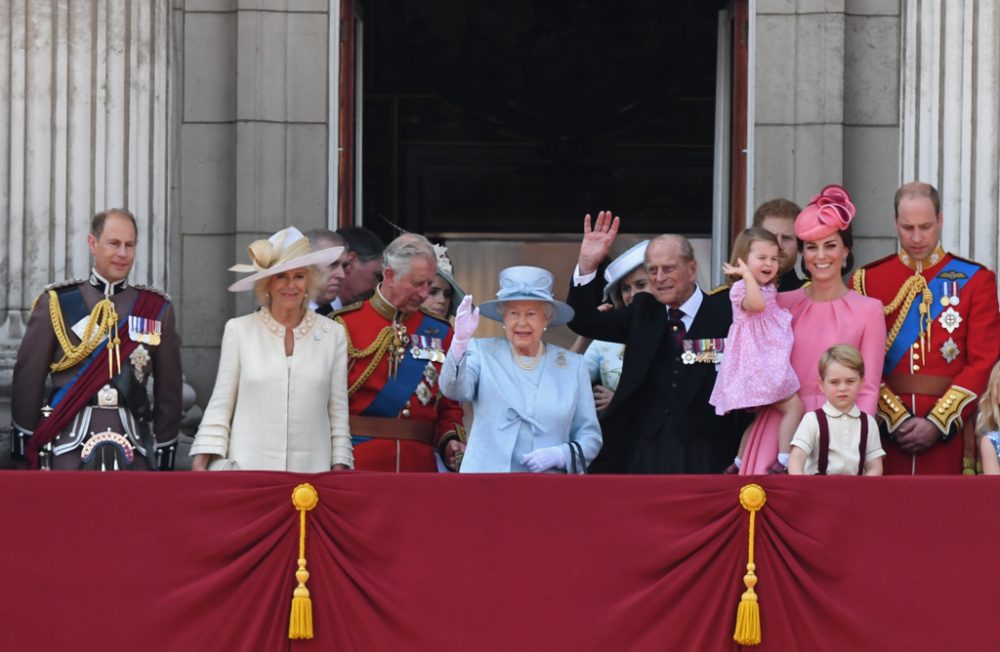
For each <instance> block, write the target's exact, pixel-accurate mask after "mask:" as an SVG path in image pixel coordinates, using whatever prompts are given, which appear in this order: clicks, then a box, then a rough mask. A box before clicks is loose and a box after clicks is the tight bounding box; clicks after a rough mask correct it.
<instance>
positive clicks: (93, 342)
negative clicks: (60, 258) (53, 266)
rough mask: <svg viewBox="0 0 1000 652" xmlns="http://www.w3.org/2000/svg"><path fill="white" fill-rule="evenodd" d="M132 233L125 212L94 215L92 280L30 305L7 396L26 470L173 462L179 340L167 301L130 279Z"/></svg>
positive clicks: (56, 289)
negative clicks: (150, 389) (149, 391)
mask: <svg viewBox="0 0 1000 652" xmlns="http://www.w3.org/2000/svg"><path fill="white" fill-rule="evenodd" d="M137 236H138V230H137V227H136V222H135V217H133V215H132V214H131V213H129V212H128V211H127V210H123V209H110V210H108V211H104V212H102V213H98V214H97V215H95V216H94V217H93V219H92V220H91V224H90V235H89V236H87V242H88V244H89V245H90V253H91V254H92V255H93V257H94V267H93V269H92V271H91V273H90V278H89V279H87V280H76V281H68V282H64V283H57V284H53V285H50V286H48V287H47V288H46V289H45V291H44V292H42V294H41V295H40V296H39V297H38V299H37V300H36V302H35V306H34V307H33V309H32V311H31V317H30V318H29V320H28V326H27V330H26V332H25V335H24V339H23V340H22V342H21V346H20V349H19V350H18V354H17V362H16V363H15V365H14V376H13V382H12V396H11V417H12V421H13V432H12V435H13V436H12V439H11V445H12V451H11V452H12V454H13V456H14V458H15V459H20V460H25V459H26V460H27V461H28V465H29V466H31V467H32V468H44V469H80V468H94V469H101V470H116V469H157V468H158V469H170V468H173V463H174V451H175V448H176V444H177V431H178V428H179V426H180V421H181V387H182V380H181V360H180V340H179V338H178V337H177V333H176V332H175V330H174V310H173V306H172V305H171V304H170V298H169V297H167V296H166V295H164V294H163V293H162V292H159V291H157V290H152V289H148V288H142V287H136V286H134V285H131V284H130V283H129V282H128V274H129V272H130V271H131V270H132V263H133V262H134V260H135V249H136V240H137ZM48 377H51V380H52V386H51V389H48V388H47V387H46V379H47V378H48ZM150 378H153V379H154V381H155V382H154V385H153V389H154V398H153V402H152V404H150V401H149V396H148V394H147V390H146V385H147V383H148V381H149V379H150Z"/></svg>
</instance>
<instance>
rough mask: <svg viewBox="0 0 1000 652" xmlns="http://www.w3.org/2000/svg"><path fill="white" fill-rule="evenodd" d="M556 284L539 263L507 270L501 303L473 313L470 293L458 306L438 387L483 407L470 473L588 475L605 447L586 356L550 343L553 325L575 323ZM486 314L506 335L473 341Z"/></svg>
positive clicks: (473, 435) (467, 462)
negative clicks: (559, 297) (546, 337)
mask: <svg viewBox="0 0 1000 652" xmlns="http://www.w3.org/2000/svg"><path fill="white" fill-rule="evenodd" d="M552 282H553V279H552V274H550V273H549V272H547V271H546V270H544V269H541V268H540V267H527V266H521V267H509V268H507V269H505V270H503V271H502V272H500V291H499V292H497V299H496V301H488V302H486V303H484V304H483V305H482V306H480V307H479V308H476V309H475V310H473V309H472V297H471V296H469V295H467V296H466V297H465V298H464V299H463V300H462V303H461V305H460V306H459V308H458V311H457V314H456V316H455V335H454V337H453V339H452V344H451V348H450V349H449V351H448V356H447V358H446V359H445V363H444V366H443V367H442V368H441V378H440V380H439V382H440V385H441V391H442V392H444V394H445V396H447V397H449V398H452V399H455V400H458V401H472V403H473V405H474V407H475V420H474V421H473V424H472V430H471V432H470V433H469V442H468V447H467V448H466V449H465V457H464V458H463V460H462V466H461V471H462V472H463V473H503V472H517V471H531V472H535V473H540V472H543V471H551V472H565V471H570V470H574V469H575V470H577V471H580V472H582V469H583V467H585V466H586V465H588V464H590V462H591V461H592V460H593V459H594V458H595V457H596V456H597V453H598V451H600V449H601V430H600V426H599V425H598V422H597V411H596V409H595V407H594V397H593V394H592V392H591V389H590V375H589V373H588V372H587V366H586V364H585V363H584V361H583V357H582V356H580V355H578V354H576V353H571V352H570V351H567V350H566V349H563V348H560V347H558V346H555V345H552V344H546V343H544V342H542V334H543V333H544V332H545V330H546V329H547V328H548V326H550V325H551V326H559V325H562V324H565V323H566V322H568V321H569V320H570V319H572V317H573V310H572V308H570V307H569V306H568V305H566V304H565V303H562V302H561V301H556V300H554V299H553V297H552ZM480 311H481V313H482V315H483V316H485V317H487V318H489V319H494V320H496V321H500V322H502V323H503V325H504V331H505V337H496V338H488V339H476V340H473V339H472V334H473V333H474V332H475V330H476V326H477V325H478V323H479V315H480ZM581 458H582V459H581Z"/></svg>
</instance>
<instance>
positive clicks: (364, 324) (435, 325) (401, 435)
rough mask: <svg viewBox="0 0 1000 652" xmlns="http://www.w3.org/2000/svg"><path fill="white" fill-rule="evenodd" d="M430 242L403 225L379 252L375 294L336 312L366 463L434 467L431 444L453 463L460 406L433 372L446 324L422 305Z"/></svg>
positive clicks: (359, 465) (447, 338) (430, 272)
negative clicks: (343, 334)
mask: <svg viewBox="0 0 1000 652" xmlns="http://www.w3.org/2000/svg"><path fill="white" fill-rule="evenodd" d="M436 265H437V258H436V256H435V254H434V249H433V247H432V246H431V244H430V242H428V241H427V239H426V238H424V237H423V236H421V235H416V234H413V233H408V234H405V235H402V236H400V237H398V238H396V239H395V240H394V241H392V242H391V243H390V244H389V246H388V247H386V249H385V252H384V272H383V274H384V277H383V280H382V283H381V284H380V285H379V286H378V287H377V288H376V289H375V295H374V296H373V297H372V298H371V299H369V300H367V301H364V302H360V303H356V304H353V305H351V306H348V307H346V308H344V309H343V310H341V311H340V312H338V313H336V317H335V319H336V320H337V321H339V322H340V323H341V324H342V325H343V326H344V328H345V329H346V330H347V338H348V339H347V351H348V357H349V363H348V370H347V388H348V389H347V393H348V395H349V397H350V410H351V435H352V436H353V438H354V466H355V468H356V469H358V470H367V471H390V472H391V471H396V472H399V471H435V470H436V469H437V464H436V462H435V459H434V450H435V449H436V450H437V451H438V452H439V453H440V455H441V459H442V460H443V461H444V463H445V465H446V466H447V467H448V468H450V469H452V470H457V468H458V463H459V461H460V458H461V453H462V452H463V451H464V449H465V444H464V443H463V440H464V435H465V431H464V430H463V429H462V407H461V405H459V404H458V403H457V402H455V401H452V400H451V399H449V398H446V397H444V396H442V395H441V390H440V388H439V387H438V383H437V380H438V375H439V374H440V372H441V363H443V362H444V357H445V354H446V353H447V351H448V346H449V345H450V344H451V337H452V330H451V325H450V324H449V323H448V322H447V321H444V320H442V319H439V318H437V317H435V316H433V315H431V314H430V313H427V312H424V311H423V310H421V305H422V304H423V302H424V300H425V299H427V295H428V294H429V293H430V289H431V283H432V281H433V280H434V276H435V274H436V269H437V268H436Z"/></svg>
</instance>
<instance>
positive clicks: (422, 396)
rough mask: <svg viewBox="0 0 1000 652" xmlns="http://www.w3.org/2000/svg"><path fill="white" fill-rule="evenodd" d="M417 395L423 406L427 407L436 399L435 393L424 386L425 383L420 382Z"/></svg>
mask: <svg viewBox="0 0 1000 652" xmlns="http://www.w3.org/2000/svg"><path fill="white" fill-rule="evenodd" d="M416 395H417V399H418V400H419V401H420V404H421V405H427V404H428V403H430V402H431V399H432V398H434V395H433V393H432V392H431V390H430V388H429V387H427V385H425V384H424V381H420V382H419V383H418V384H417V391H416Z"/></svg>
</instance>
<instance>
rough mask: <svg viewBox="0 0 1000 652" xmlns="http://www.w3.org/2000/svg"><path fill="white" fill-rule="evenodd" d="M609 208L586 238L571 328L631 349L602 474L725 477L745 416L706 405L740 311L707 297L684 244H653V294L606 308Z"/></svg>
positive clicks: (672, 238) (596, 468) (664, 238)
mask: <svg viewBox="0 0 1000 652" xmlns="http://www.w3.org/2000/svg"><path fill="white" fill-rule="evenodd" d="M618 226H619V219H618V218H617V217H614V218H612V215H611V213H610V212H602V213H600V214H598V216H597V222H596V224H595V225H594V228H593V229H591V222H590V216H589V215H588V216H587V217H586V219H585V221H584V237H583V242H582V243H581V245H580V256H579V259H578V262H577V269H576V271H575V272H574V275H573V283H572V286H571V287H570V292H569V304H570V305H571V306H572V307H573V309H574V310H575V311H576V317H575V318H574V319H573V321H571V322H570V324H569V326H570V328H572V329H573V330H574V331H575V332H576V333H579V334H580V335H583V336H584V337H591V338H594V339H600V340H609V341H614V342H622V343H625V344H626V347H625V360H624V365H623V368H622V376H621V382H620V383H619V385H618V391H617V392H615V398H614V400H613V401H612V402H611V405H609V406H608V410H607V413H606V415H605V418H604V420H603V427H604V448H603V449H602V451H601V454H600V455H599V456H598V458H597V459H596V460H595V461H594V463H593V464H592V465H591V471H592V472H595V473H720V472H722V470H723V469H725V467H726V465H727V464H729V463H730V462H731V461H732V459H733V455H735V453H736V447H737V444H738V442H739V436H740V432H741V427H742V426H743V425H745V424H744V423H743V422H744V421H745V417H744V415H742V414H739V413H731V414H729V415H726V416H722V417H720V416H716V414H715V409H714V408H713V407H712V406H711V405H709V403H708V399H709V397H710V396H711V394H712V388H713V386H714V385H715V376H716V369H717V366H718V363H719V361H720V360H721V357H720V356H721V355H722V353H723V351H724V348H725V347H724V343H725V337H726V335H727V333H728V332H729V325H730V324H731V323H732V319H733V313H732V306H731V305H730V301H729V293H728V291H722V292H717V293H714V294H706V293H704V292H702V291H701V290H700V289H699V288H698V286H697V284H696V281H695V279H696V273H697V263H696V262H695V259H694V250H693V249H692V247H691V243H690V242H688V240H687V238H684V237H683V236H679V235H661V236H659V237H657V238H654V239H653V240H651V241H650V243H649V246H648V247H647V249H646V259H645V265H646V270H647V273H648V274H649V282H650V289H651V293H650V294H639V295H636V297H635V299H634V300H633V302H632V304H631V305H630V306H629V307H628V308H626V309H624V310H616V311H613V312H608V313H604V312H599V311H598V310H597V309H596V306H597V305H598V304H599V303H600V299H601V287H600V283H599V282H598V281H596V280H595V277H596V272H597V267H598V265H599V264H600V262H601V261H602V260H603V259H604V258H605V257H606V256H607V254H608V251H609V250H610V249H611V244H612V242H614V239H615V235H616V234H617V233H618Z"/></svg>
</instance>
